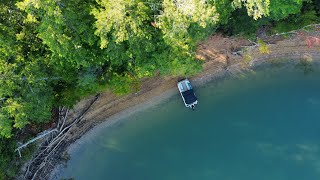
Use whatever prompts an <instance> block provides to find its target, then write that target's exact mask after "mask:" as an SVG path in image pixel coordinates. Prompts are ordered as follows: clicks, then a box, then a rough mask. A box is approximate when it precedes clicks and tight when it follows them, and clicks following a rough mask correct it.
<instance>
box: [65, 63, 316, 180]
mask: <svg viewBox="0 0 320 180" xmlns="http://www.w3.org/2000/svg"><path fill="white" fill-rule="evenodd" d="M195 92H196V95H197V96H198V99H199V105H198V106H197V107H196V110H195V111H194V112H193V111H192V110H190V109H187V108H185V107H184V105H183V102H182V100H181V97H180V96H179V94H178V93H177V94H176V95H174V96H173V97H171V98H169V99H167V100H165V101H164V102H163V103H161V104H159V105H156V106H154V107H150V108H148V109H146V110H144V111H143V112H137V113H135V114H133V115H131V116H130V117H127V118H125V119H124V121H122V122H121V123H118V124H117V125H116V126H115V127H112V128H105V129H103V130H101V131H99V132H98V133H97V134H95V135H92V137H90V138H87V140H84V143H83V144H82V145H81V146H79V147H77V148H75V149H74V151H73V152H72V154H71V159H70V161H69V162H68V163H67V167H66V168H64V169H62V171H61V174H62V177H64V178H70V177H73V178H75V179H76V180H82V179H83V180H89V179H90V180H91V179H106V180H319V179H320V72H317V71H314V72H312V73H309V74H307V75H305V74H304V73H303V72H302V71H301V70H299V69H294V68H293V69H290V68H289V69H286V70H285V68H272V69H268V70H267V71H258V72H256V73H249V74H247V75H239V77H238V78H228V79H226V80H223V81H219V82H212V83H209V84H208V85H206V86H203V87H196V88H195Z"/></svg>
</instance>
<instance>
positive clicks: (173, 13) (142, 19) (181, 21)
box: [0, 0, 320, 179]
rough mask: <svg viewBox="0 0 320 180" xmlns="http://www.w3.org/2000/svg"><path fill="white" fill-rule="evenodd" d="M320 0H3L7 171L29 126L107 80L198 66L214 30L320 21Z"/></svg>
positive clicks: (113, 83) (2, 143) (128, 86)
mask: <svg viewBox="0 0 320 180" xmlns="http://www.w3.org/2000/svg"><path fill="white" fill-rule="evenodd" d="M319 15H320V0H81V1H80V0H1V4H0V107H1V109H0V179H10V178H13V177H14V176H15V174H16V172H17V171H18V168H19V166H18V164H19V161H20V160H19V157H18V156H17V153H16V152H14V149H15V148H16V147H17V138H18V135H17V134H19V131H21V130H22V129H24V128H26V127H28V126H29V127H30V126H32V127H35V128H36V127H39V126H41V125H43V124H45V123H48V122H49V121H52V119H53V114H54V113H53V112H54V109H56V108H57V107H59V106H65V107H72V106H73V105H75V103H76V102H78V101H79V100H81V99H82V98H84V97H86V96H89V95H94V94H96V93H98V92H103V91H105V90H107V89H109V90H111V91H113V92H114V93H117V94H120V95H121V94H126V93H130V92H133V91H138V90H139V82H140V81H141V80H142V79H143V78H149V77H152V76H154V75H155V74H160V75H162V76H166V75H170V76H192V75H194V74H196V73H198V72H200V71H201V64H202V63H203V62H202V61H201V60H197V59H196V58H195V56H194V55H195V49H196V47H197V44H198V42H199V41H201V40H204V39H205V38H206V37H208V36H210V35H212V34H214V33H218V32H219V33H223V34H224V35H226V36H245V37H247V38H251V39H252V40H256V39H255V37H256V32H257V30H258V29H259V28H260V27H262V26H265V27H268V29H269V33H271V34H272V33H278V32H286V31H290V30H293V29H298V28H299V27H303V26H305V25H308V24H312V23H317V22H319Z"/></svg>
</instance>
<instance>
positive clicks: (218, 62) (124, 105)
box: [46, 38, 320, 179]
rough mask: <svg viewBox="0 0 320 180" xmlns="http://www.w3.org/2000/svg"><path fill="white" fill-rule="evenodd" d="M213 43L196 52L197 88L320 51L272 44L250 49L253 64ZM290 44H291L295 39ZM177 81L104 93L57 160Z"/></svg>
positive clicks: (167, 93)
mask: <svg viewBox="0 0 320 180" xmlns="http://www.w3.org/2000/svg"><path fill="white" fill-rule="evenodd" d="M210 40H213V41H214V42H216V39H214V38H209V39H208V40H207V41H206V42H205V43H203V44H200V45H199V47H200V48H201V46H204V47H205V48H204V49H205V51H206V52H205V53H204V51H200V52H199V51H198V53H197V54H200V55H201V56H204V57H205V63H204V65H203V66H204V68H203V69H204V70H203V72H201V73H199V74H198V75H196V76H194V77H192V78H190V79H191V80H192V81H193V84H194V85H195V86H199V85H203V84H205V83H206V82H208V81H219V80H220V79H223V78H226V77H229V76H236V75H238V74H239V73H243V72H248V71H251V70H254V69H255V68H256V67H259V66H260V65H262V64H265V62H268V61H269V60H270V59H279V58H280V59H290V60H293V61H291V62H294V64H297V63H298V62H300V60H301V59H304V58H305V57H309V58H312V59H317V60H318V59H320V51H319V50H316V49H315V48H312V49H309V48H307V46H306V45H305V44H294V45H293V46H292V45H289V46H287V47H281V50H282V51H283V52H279V51H277V50H278V49H279V45H270V49H271V53H270V54H267V55H266V54H261V53H259V51H258V48H257V47H254V48H252V49H250V52H249V53H250V56H251V61H250V63H249V64H245V63H244V58H243V57H242V56H239V55H233V54H231V51H229V52H230V53H228V51H227V52H226V53H221V49H220V50H219V48H217V47H216V46H213V47H212V49H210V48H208V46H206V43H208V42H209V44H210ZM230 41H231V44H232V43H233V42H232V41H234V39H230ZM289 42H292V40H291V41H289ZM217 44H218V43H217ZM284 44H285V43H284ZM241 45H242V44H239V46H241ZM280 46H283V45H280ZM301 47H302V48H301ZM231 48H234V47H230V50H231ZM295 48H298V49H295ZM213 52H214V53H213ZM212 54H214V55H212ZM269 62H270V61H269ZM317 63H320V61H317ZM176 79H177V78H174V77H160V76H156V77H154V78H151V79H148V80H145V82H142V88H141V91H140V92H137V93H134V94H131V95H127V96H121V97H118V96H115V95H114V94H112V93H110V92H106V93H103V94H102V95H101V98H99V99H98V101H97V103H95V104H94V105H93V107H91V108H90V110H89V112H88V113H86V114H85V115H84V118H83V120H82V121H81V122H80V123H79V124H78V125H77V126H76V127H74V128H73V129H72V130H71V131H70V133H69V134H68V135H67V136H68V137H67V138H66V139H65V142H64V143H63V145H62V146H61V147H60V148H59V150H58V151H57V152H56V154H55V157H57V158H60V159H61V157H62V156H64V155H66V154H68V153H70V152H72V151H73V150H74V149H75V148H76V147H77V146H80V145H81V144H82V143H83V142H84V141H86V139H90V137H92V136H94V134H96V133H98V132H99V131H101V129H104V128H106V127H112V126H113V125H115V124H116V123H117V122H119V120H121V119H123V118H124V117H128V116H130V115H131V114H133V113H135V112H138V111H143V110H144V109H146V108H148V107H151V106H154V105H156V104H159V103H161V102H163V101H165V100H167V99H168V98H169V97H171V96H172V95H174V94H177V93H178V92H177V91H176V87H175V86H176ZM150 84H151V85H150ZM91 99H92V98H88V99H86V100H83V101H81V102H79V103H78V104H77V105H76V106H75V108H74V109H73V110H72V112H71V113H70V115H69V116H68V119H73V118H75V117H77V115H78V114H79V113H80V112H81V111H82V110H83V109H84V108H86V107H87V104H88V102H90V100H91ZM53 165H54V166H55V167H54V168H52V169H51V171H50V172H49V173H50V175H49V177H50V179H54V178H55V177H57V176H56V175H58V174H59V172H58V171H59V168H61V165H62V161H61V160H60V162H58V163H54V164H53ZM47 173H48V172H47ZM46 175H48V174H46Z"/></svg>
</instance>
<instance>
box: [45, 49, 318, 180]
mask: <svg viewBox="0 0 320 180" xmlns="http://www.w3.org/2000/svg"><path fill="white" fill-rule="evenodd" d="M278 57H279V56H277V57H275V58H278ZM282 57H286V59H287V60H290V64H289V65H290V66H294V65H296V64H298V63H299V62H300V61H301V56H300V55H299V56H296V55H293V56H287V55H286V56H282ZM313 58H315V59H316V61H314V62H316V63H317V64H319V65H320V52H319V53H316V54H313ZM268 60H270V58H265V59H263V60H261V59H260V60H256V61H252V62H251V64H250V68H249V69H247V68H244V67H243V66H241V65H242V64H239V63H238V64H233V65H231V66H229V68H228V69H225V70H222V71H220V72H217V73H214V74H211V76H205V77H198V78H195V79H193V84H195V85H196V86H202V85H205V83H206V82H209V81H221V80H223V79H225V78H228V77H230V76H233V75H237V74H239V73H244V72H243V71H248V70H253V69H255V68H258V67H260V66H265V65H266V63H268ZM280 63H283V64H288V62H281V61H280ZM230 72H231V73H230ZM175 94H177V91H176V88H172V89H169V90H167V91H166V92H163V93H162V94H161V95H158V96H156V97H154V98H152V99H150V101H147V102H144V103H142V104H138V105H136V106H134V107H132V108H129V109H126V110H124V111H121V112H119V113H117V114H115V115H112V116H110V117H107V118H106V119H105V121H104V122H102V123H100V124H98V125H97V126H95V127H93V128H92V129H90V130H89V131H87V132H86V133H85V134H84V135H83V136H81V137H80V138H79V139H78V140H76V141H75V142H74V143H72V144H70V145H69V146H68V147H67V149H66V151H67V153H69V154H71V153H73V152H74V151H76V149H77V148H78V147H79V146H82V145H83V144H85V143H86V142H87V141H90V140H91V139H93V138H94V137H95V136H96V135H97V134H99V133H100V132H101V131H103V130H105V129H106V128H112V127H113V126H116V125H117V123H121V122H122V121H124V119H125V118H127V117H129V116H130V115H132V114H135V113H138V112H141V111H144V110H145V109H147V108H152V107H154V106H156V105H158V104H161V103H163V102H164V101H167V100H168V99H170V98H171V97H172V96H173V95H175ZM60 168H63V167H62V166H57V167H56V168H55V169H54V170H53V171H52V175H51V177H52V178H50V179H56V178H55V177H54V176H56V177H60V176H59V174H60V173H59V170H60Z"/></svg>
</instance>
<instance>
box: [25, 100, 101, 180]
mask: <svg viewBox="0 0 320 180" xmlns="http://www.w3.org/2000/svg"><path fill="white" fill-rule="evenodd" d="M99 96H100V94H98V95H97V96H96V97H95V98H94V99H93V100H92V101H91V103H90V104H89V106H88V107H87V108H86V109H85V110H83V112H82V113H81V114H80V115H79V116H78V117H77V118H75V119H73V120H72V121H70V120H67V119H68V118H67V117H68V113H69V109H67V108H64V107H62V108H59V119H58V123H57V127H56V128H55V129H54V130H51V131H48V132H47V133H44V134H43V135H42V136H41V137H40V136H38V138H34V139H32V140H30V141H32V142H34V141H36V140H37V139H40V138H43V137H44V136H46V137H47V139H46V140H45V141H43V142H42V144H41V145H40V147H39V150H38V151H37V152H36V153H35V154H34V156H33V158H32V159H31V160H30V161H29V162H28V164H27V167H26V170H25V172H24V176H23V177H22V178H23V179H31V180H34V179H48V178H46V177H47V176H48V174H47V173H46V172H50V169H52V168H54V165H52V164H57V161H58V159H59V157H60V156H61V154H58V153H59V152H61V150H62V149H63V147H61V146H62V144H63V142H64V140H65V139H66V137H67V136H68V133H69V131H70V130H71V129H72V127H73V126H75V125H76V124H77V123H79V122H80V121H81V120H82V119H83V117H84V115H85V114H86V113H87V112H88V110H89V109H90V107H91V106H92V105H93V104H94V103H95V102H96V101H97V100H98V98H99ZM69 121H70V122H69ZM49 134H50V135H51V136H47V135H49ZM32 142H30V143H32ZM30 143H26V144H24V145H22V146H20V147H19V149H21V148H23V147H25V146H27V145H28V144H30ZM57 157H58V158H57Z"/></svg>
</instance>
